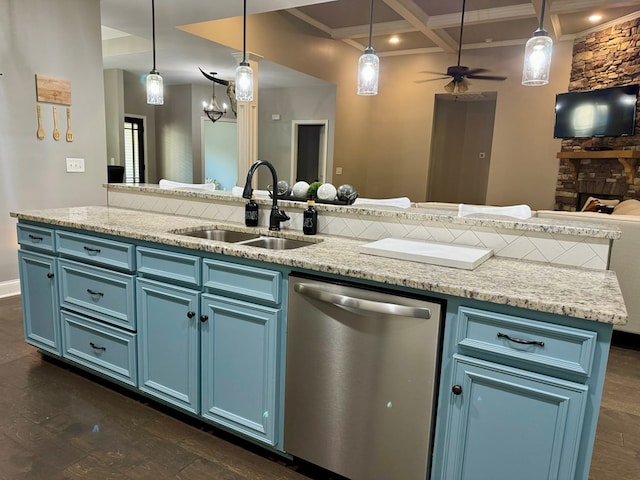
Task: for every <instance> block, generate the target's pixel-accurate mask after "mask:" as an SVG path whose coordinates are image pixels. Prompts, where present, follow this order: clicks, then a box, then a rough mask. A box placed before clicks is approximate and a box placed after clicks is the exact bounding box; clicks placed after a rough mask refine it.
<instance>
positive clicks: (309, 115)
mask: <svg viewBox="0 0 640 480" xmlns="http://www.w3.org/2000/svg"><path fill="white" fill-rule="evenodd" d="M273 114H277V115H280V119H279V120H272V118H271V116H272V115H273ZM335 119H336V87H335V85H327V86H325V87H298V88H263V89H260V99H259V104H258V158H260V159H262V160H267V161H269V162H271V163H272V164H273V166H274V167H275V169H276V171H277V172H278V179H282V180H287V181H292V178H291V130H292V128H293V127H292V121H293V120H328V121H329V128H328V130H329V131H328V135H327V140H328V149H327V150H328V152H327V181H331V178H332V176H331V171H332V167H333V146H334V145H333V139H334V132H335V123H336V122H335ZM258 175H259V176H260V181H259V184H260V185H262V188H264V185H267V184H270V183H271V176H270V175H269V173H268V171H267V170H262V171H260V172H259V173H258Z"/></svg>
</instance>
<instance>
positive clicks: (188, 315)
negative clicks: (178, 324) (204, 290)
mask: <svg viewBox="0 0 640 480" xmlns="http://www.w3.org/2000/svg"><path fill="white" fill-rule="evenodd" d="M195 316H196V312H187V317H188V318H193V317H195Z"/></svg>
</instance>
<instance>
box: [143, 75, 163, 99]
mask: <svg viewBox="0 0 640 480" xmlns="http://www.w3.org/2000/svg"><path fill="white" fill-rule="evenodd" d="M147 103H148V104H149V105H162V104H164V88H163V86H162V77H161V76H160V75H159V74H158V72H153V71H152V72H151V73H149V75H147Z"/></svg>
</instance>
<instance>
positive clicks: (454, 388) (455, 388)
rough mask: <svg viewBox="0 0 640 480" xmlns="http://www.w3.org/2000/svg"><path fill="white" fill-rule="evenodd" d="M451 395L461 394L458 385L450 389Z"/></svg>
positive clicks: (460, 388)
mask: <svg viewBox="0 0 640 480" xmlns="http://www.w3.org/2000/svg"><path fill="white" fill-rule="evenodd" d="M451 393H453V394H454V395H460V394H461V393H462V387H461V386H460V385H454V386H453V387H451Z"/></svg>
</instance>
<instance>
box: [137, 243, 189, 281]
mask: <svg viewBox="0 0 640 480" xmlns="http://www.w3.org/2000/svg"><path fill="white" fill-rule="evenodd" d="M136 262H137V264H138V274H139V275H141V276H143V277H150V278H157V279H160V280H167V281H169V282H172V283H174V282H175V283H180V284H183V285H187V286H190V287H199V286H200V283H201V278H202V277H201V274H200V271H201V268H200V258H199V257H194V256H193V255H184V254H181V253H173V252H167V251H165V250H156V249H155V248H146V247H138V248H137V249H136Z"/></svg>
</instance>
